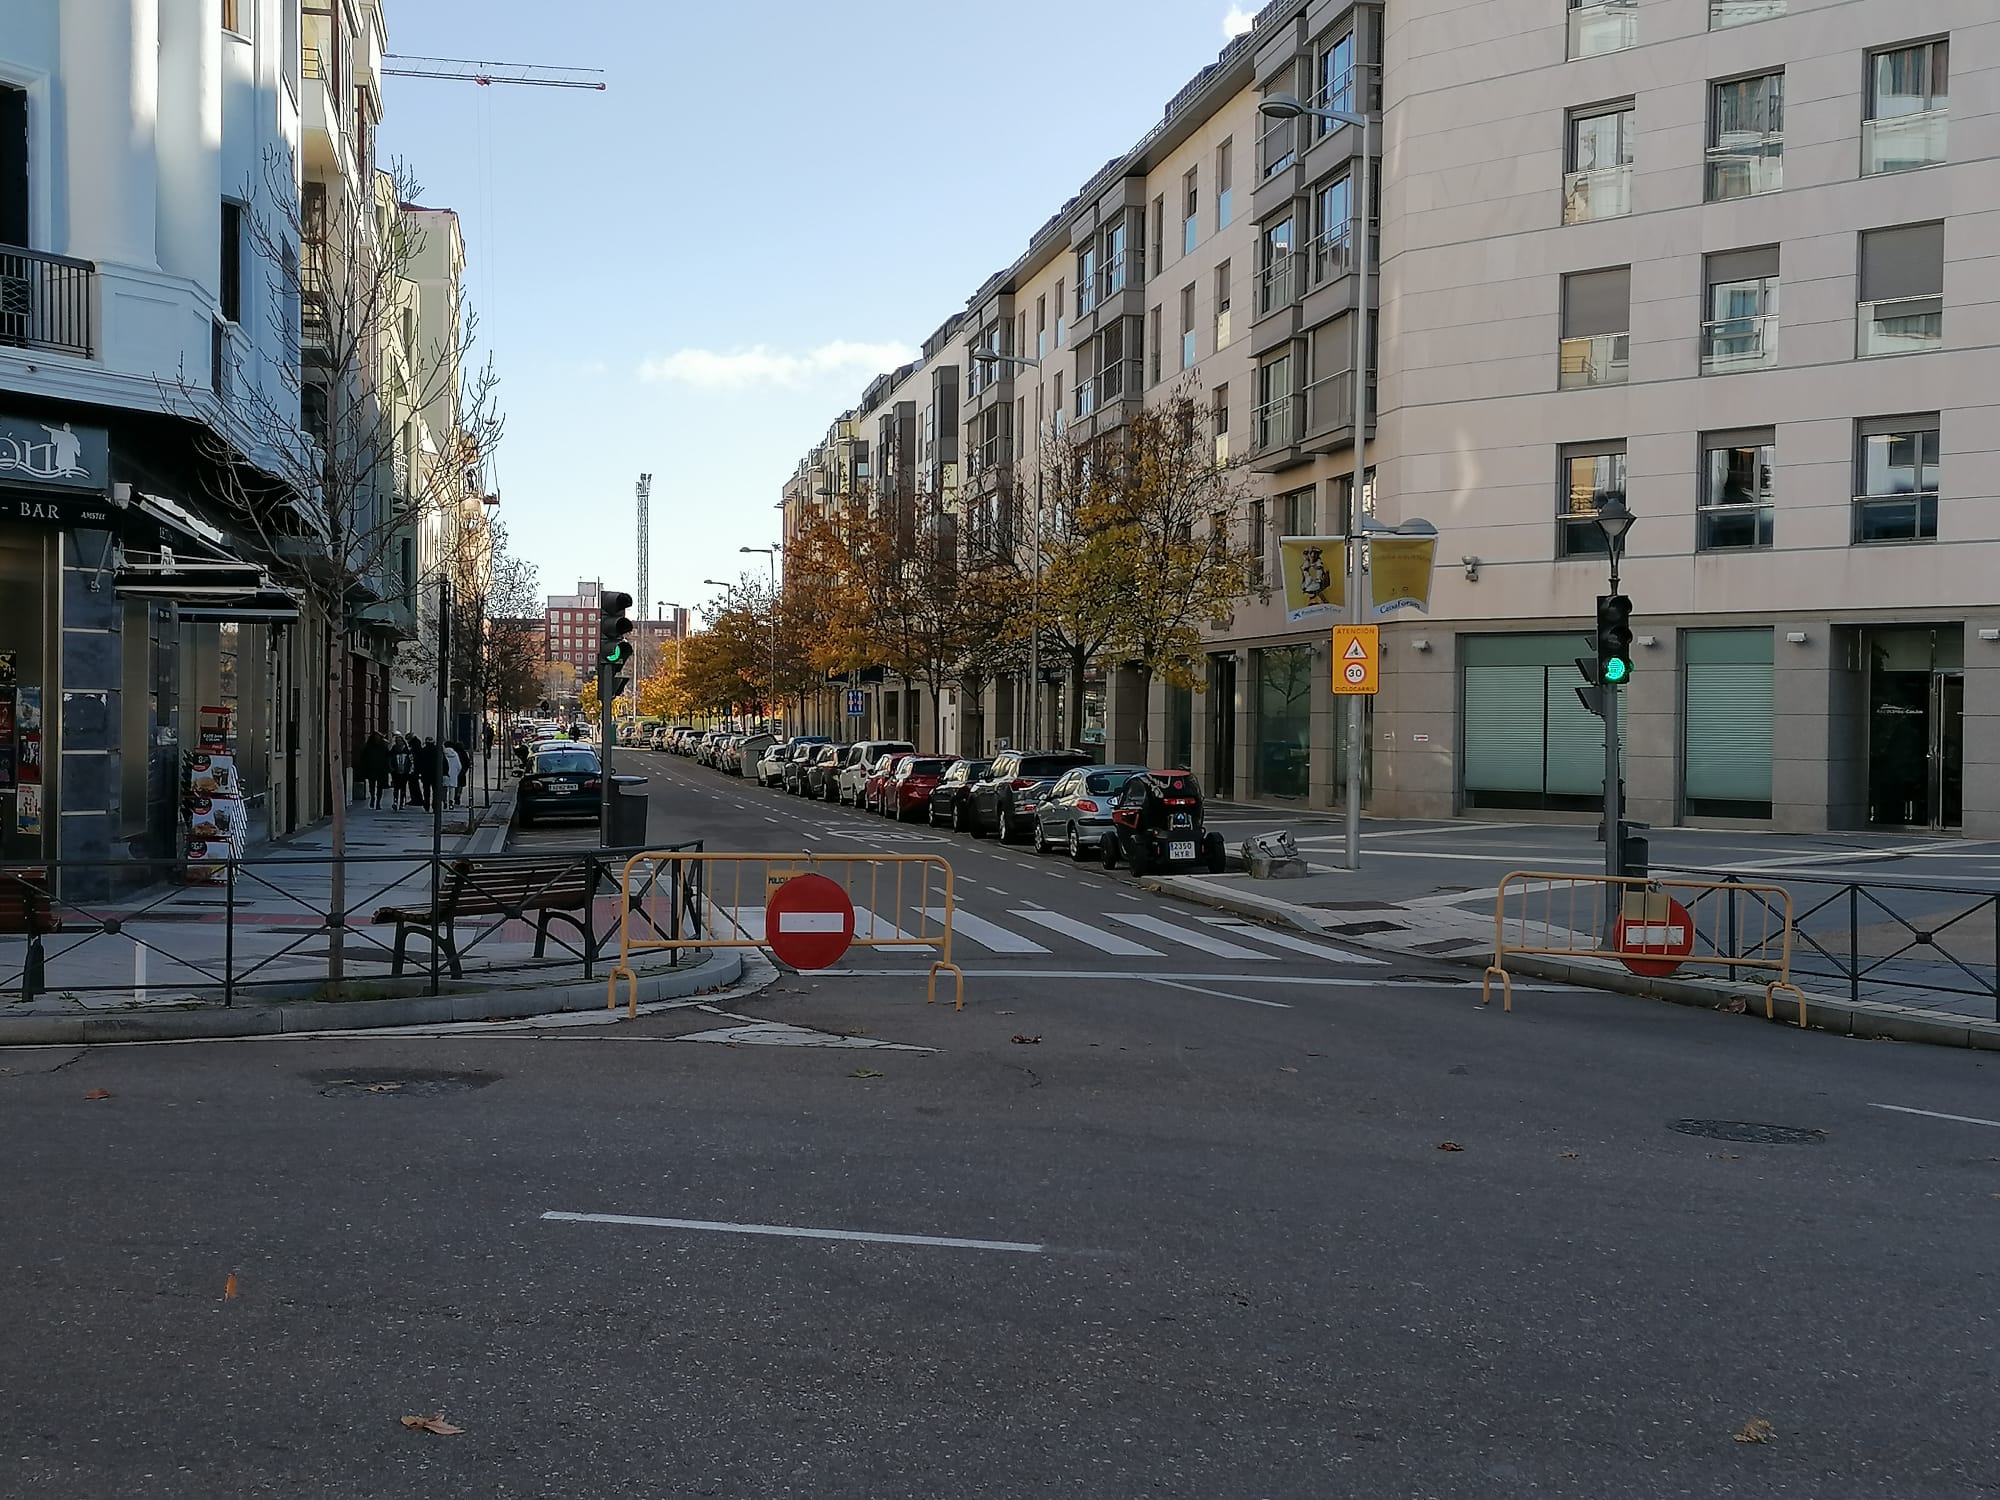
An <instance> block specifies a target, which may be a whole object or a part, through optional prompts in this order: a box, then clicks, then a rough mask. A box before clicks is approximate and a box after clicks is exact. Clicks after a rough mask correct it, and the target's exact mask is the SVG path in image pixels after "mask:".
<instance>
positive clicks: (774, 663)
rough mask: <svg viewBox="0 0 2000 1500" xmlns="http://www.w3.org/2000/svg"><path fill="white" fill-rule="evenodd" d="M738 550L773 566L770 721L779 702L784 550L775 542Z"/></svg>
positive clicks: (766, 711)
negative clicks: (780, 582)
mask: <svg viewBox="0 0 2000 1500" xmlns="http://www.w3.org/2000/svg"><path fill="white" fill-rule="evenodd" d="M736 550H737V551H738V552H761V553H763V554H764V556H765V558H766V559H767V560H768V561H769V562H770V564H771V691H770V699H769V703H767V705H766V708H765V714H764V717H765V718H766V719H767V720H769V719H772V718H773V717H774V716H773V715H772V714H771V712H770V707H771V705H774V704H776V703H777V702H778V553H779V552H780V551H781V550H783V549H782V546H781V544H779V543H776V542H773V543H772V544H771V545H770V546H768V547H738V548H737V549H736Z"/></svg>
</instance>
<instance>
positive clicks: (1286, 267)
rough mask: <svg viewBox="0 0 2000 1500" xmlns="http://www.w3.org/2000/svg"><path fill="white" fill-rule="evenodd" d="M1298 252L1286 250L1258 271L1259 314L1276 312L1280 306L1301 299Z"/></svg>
mask: <svg viewBox="0 0 2000 1500" xmlns="http://www.w3.org/2000/svg"><path fill="white" fill-rule="evenodd" d="M1301 259H1302V257H1301V256H1300V255H1299V254H1298V252H1296V251H1293V250H1286V251H1284V252H1283V253H1281V254H1279V255H1278V256H1276V257H1274V258H1273V259H1272V261H1271V263H1270V264H1269V265H1267V266H1264V267H1262V268H1261V269H1260V270H1259V271H1258V272H1257V315H1258V316H1259V317H1262V316H1264V314H1266V313H1272V312H1276V311H1277V310H1278V309H1279V308H1282V307H1290V306H1291V305H1292V304H1293V303H1294V302H1296V301H1298V300H1299V290H1300V285H1299V284H1300V282H1301V281H1302V280H1303V279H1304V278H1303V277H1301V276H1300V274H1299V271H1300V266H1299V261H1300V260H1301Z"/></svg>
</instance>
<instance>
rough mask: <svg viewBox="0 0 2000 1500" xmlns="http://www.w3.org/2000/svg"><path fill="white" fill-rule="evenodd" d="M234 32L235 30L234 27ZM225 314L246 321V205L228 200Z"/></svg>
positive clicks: (225, 209) (235, 320)
mask: <svg viewBox="0 0 2000 1500" xmlns="http://www.w3.org/2000/svg"><path fill="white" fill-rule="evenodd" d="M232 29H234V28H232ZM220 292H221V299H220V300H221V303H222V315H223V317H225V318H227V319H228V320H229V321H230V322H232V323H241V322H242V321H243V205H242V204H240V203H231V202H229V201H228V200H227V199H224V200H223V204H222V276H221V285H220Z"/></svg>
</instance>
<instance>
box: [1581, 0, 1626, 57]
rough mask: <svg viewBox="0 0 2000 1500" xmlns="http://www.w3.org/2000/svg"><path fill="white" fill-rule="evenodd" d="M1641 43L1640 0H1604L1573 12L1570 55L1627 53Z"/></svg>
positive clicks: (1591, 55)
mask: <svg viewBox="0 0 2000 1500" xmlns="http://www.w3.org/2000/svg"><path fill="white" fill-rule="evenodd" d="M1638 44H1639V6H1638V3H1637V0H1601V3H1599V4H1596V5H1578V6H1573V7H1572V8H1571V9H1570V13H1569V55H1570V56H1571V58H1578V57H1596V56H1597V55H1598V54H1599V53H1602V52H1623V51H1624V50H1625V49H1626V48H1627V47H1636V46H1637V45H1638Z"/></svg>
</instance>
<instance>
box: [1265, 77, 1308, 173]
mask: <svg viewBox="0 0 2000 1500" xmlns="http://www.w3.org/2000/svg"><path fill="white" fill-rule="evenodd" d="M1263 91H1264V92H1265V93H1267V94H1285V93H1290V92H1291V80H1290V79H1288V78H1286V77H1284V76H1283V75H1280V76H1279V77H1277V78H1274V79H1272V80H1271V81H1270V82H1269V83H1267V84H1265V85H1264V89H1263ZM1259 118H1260V121H1261V124H1260V125H1259V129H1258V135H1257V160H1258V161H1259V162H1260V163H1261V165H1262V172H1263V175H1264V177H1265V179H1266V180H1267V181H1268V180H1269V179H1270V178H1273V177H1276V176H1277V175H1278V174H1279V173H1280V172H1282V171H1284V170H1285V169H1286V168H1288V167H1290V166H1291V165H1292V163H1293V162H1295V161H1297V160H1298V159H1299V151H1298V141H1299V125H1300V122H1299V121H1298V120H1286V119H1278V118H1276V117H1274V116H1270V115H1262V116H1260V117H1259Z"/></svg>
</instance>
